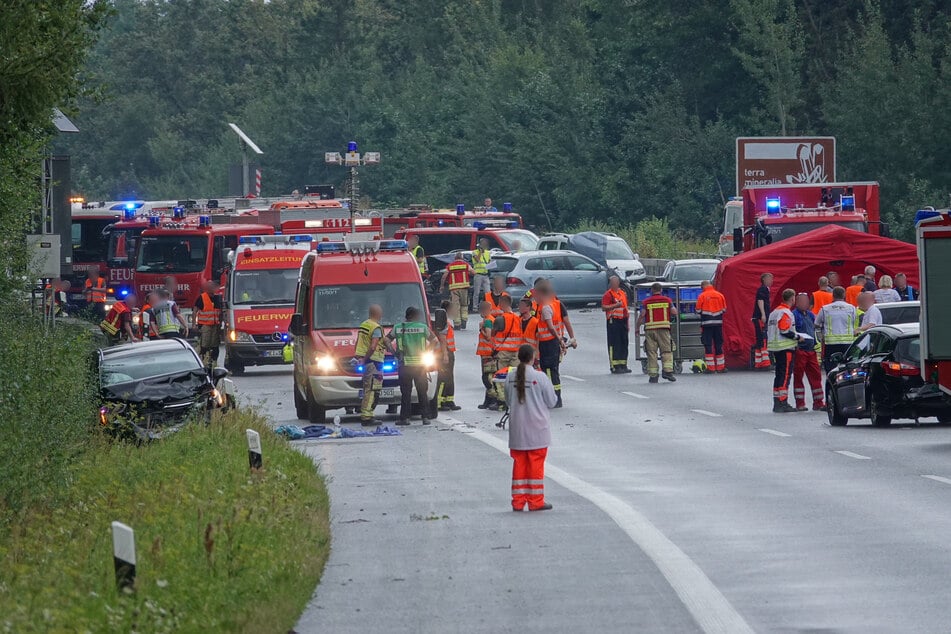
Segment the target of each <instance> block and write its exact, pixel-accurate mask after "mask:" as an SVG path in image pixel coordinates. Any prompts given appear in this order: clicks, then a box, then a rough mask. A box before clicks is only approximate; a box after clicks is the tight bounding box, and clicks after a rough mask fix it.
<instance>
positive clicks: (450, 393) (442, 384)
mask: <svg viewBox="0 0 951 634" xmlns="http://www.w3.org/2000/svg"><path fill="white" fill-rule="evenodd" d="M462 305H463V306H464V307H465V308H468V307H469V306H468V303H463V304H462ZM455 310H456V307H455V306H453V305H452V304H450V303H449V300H443V302H442V311H443V312H442V315H440V313H439V312H438V311H437V312H436V319H435V320H434V323H435V326H436V327H435V330H436V338H437V339H438V340H439V374H438V376H437V378H436V406H437V407H438V408H439V409H440V410H442V411H444V412H457V411H459V410H461V409H462V408H461V407H459V406H458V405H456V378H455V371H456V333H455V330H454V329H453V327H452V322H453V320H454V319H455V317H456V315H455V312H454V311H455ZM443 319H444V320H445V323H442V320H443Z"/></svg>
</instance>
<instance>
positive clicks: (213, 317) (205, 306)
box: [195, 293, 221, 326]
mask: <svg viewBox="0 0 951 634" xmlns="http://www.w3.org/2000/svg"><path fill="white" fill-rule="evenodd" d="M195 308H196V309H197V310H198V312H197V314H196V315H195V321H196V322H197V323H198V325H199V326H217V325H218V324H220V323H221V311H220V310H218V309H217V308H215V304H214V302H213V301H212V299H211V295H209V294H208V293H202V294H201V295H199V296H198V301H197V302H195Z"/></svg>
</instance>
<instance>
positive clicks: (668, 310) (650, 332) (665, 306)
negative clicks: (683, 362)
mask: <svg viewBox="0 0 951 634" xmlns="http://www.w3.org/2000/svg"><path fill="white" fill-rule="evenodd" d="M663 292H664V287H663V285H661V284H660V282H655V283H654V284H652V285H651V293H652V294H651V296H650V297H648V298H646V299H645V300H644V301H643V303H642V304H641V306H642V307H641V310H640V313H639V314H638V316H637V327H638V330H639V329H640V326H641V325H643V326H644V352H645V353H646V354H647V374H648V376H649V377H650V378H649V379H648V382H650V383H657V382H658V378H657V374H658V368H657V353H658V352H660V358H661V361H662V362H663V364H664V367H663V371H662V372H660V375H661V376H662V377H664V378H665V379H667V380H668V381H676V380H677V377H675V376H674V350H673V342H672V341H671V339H670V323H671V319H672V318H674V317H676V316H677V307H676V306H674V303H673V302H672V301H670V298H669V297H667V296H666V295H663V294H662V293H663Z"/></svg>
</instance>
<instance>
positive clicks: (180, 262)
mask: <svg viewBox="0 0 951 634" xmlns="http://www.w3.org/2000/svg"><path fill="white" fill-rule="evenodd" d="M149 225H150V226H149V228H148V229H145V230H144V231H143V232H142V236H141V237H140V239H139V244H138V246H137V250H136V258H135V274H134V275H133V281H134V284H135V291H136V294H137V295H138V296H139V297H141V298H142V301H145V296H146V295H147V294H148V293H149V292H151V291H153V290H155V289H158V288H163V287H164V286H165V279H166V278H167V277H169V276H173V277H174V278H175V280H176V282H177V285H178V288H176V290H175V301H176V303H178V305H179V306H181V307H182V309H183V311H184V312H190V308H191V307H192V306H193V305H194V304H195V301H197V299H198V296H199V295H200V294H201V292H202V291H201V285H202V284H203V283H205V282H207V281H209V280H212V281H214V282H216V283H222V278H223V276H224V274H225V272H226V271H227V270H228V268H229V266H230V264H229V262H228V251H229V250H234V249H237V248H238V240H239V238H240V237H241V236H247V235H273V234H274V227H271V226H268V225H252V224H234V225H231V224H228V225H212V224H211V216H206V215H202V216H198V217H194V216H193V217H190V218H185V219H184V220H182V221H177V222H162V218H161V217H160V216H150V217H149Z"/></svg>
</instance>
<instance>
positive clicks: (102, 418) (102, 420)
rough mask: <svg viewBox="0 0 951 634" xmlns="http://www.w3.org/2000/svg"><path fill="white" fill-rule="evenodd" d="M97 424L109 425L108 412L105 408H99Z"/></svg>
mask: <svg viewBox="0 0 951 634" xmlns="http://www.w3.org/2000/svg"><path fill="white" fill-rule="evenodd" d="M99 424H100V425H103V426H105V425H108V424H109V410H108V408H105V407H100V408H99Z"/></svg>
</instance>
